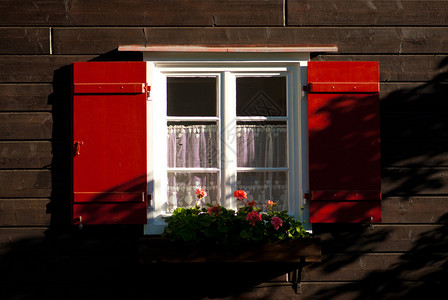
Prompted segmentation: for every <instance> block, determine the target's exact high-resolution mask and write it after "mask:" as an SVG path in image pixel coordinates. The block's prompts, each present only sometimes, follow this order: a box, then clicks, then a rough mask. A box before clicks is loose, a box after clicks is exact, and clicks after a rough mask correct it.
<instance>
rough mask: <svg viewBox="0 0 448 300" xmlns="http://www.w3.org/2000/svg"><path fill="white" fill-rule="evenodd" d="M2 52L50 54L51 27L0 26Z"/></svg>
mask: <svg viewBox="0 0 448 300" xmlns="http://www.w3.org/2000/svg"><path fill="white" fill-rule="evenodd" d="M0 36H1V38H2V42H1V43H0V54H50V28H0Z"/></svg>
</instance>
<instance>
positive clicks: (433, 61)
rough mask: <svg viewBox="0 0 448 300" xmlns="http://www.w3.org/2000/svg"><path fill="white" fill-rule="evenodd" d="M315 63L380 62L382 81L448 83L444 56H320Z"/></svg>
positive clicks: (447, 70) (315, 58)
mask: <svg viewBox="0 0 448 300" xmlns="http://www.w3.org/2000/svg"><path fill="white" fill-rule="evenodd" d="M312 60H314V61H378V62H379V64H380V81H383V82H387V81H404V82H406V81H416V82H422V81H428V82H431V83H439V82H446V81H448V76H447V72H448V69H447V68H446V67H447V63H448V61H447V59H446V56H444V55H318V56H316V57H314V58H313V59H312Z"/></svg>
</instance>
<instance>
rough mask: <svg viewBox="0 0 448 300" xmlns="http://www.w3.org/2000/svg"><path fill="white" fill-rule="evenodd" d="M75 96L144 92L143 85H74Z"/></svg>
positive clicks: (144, 85) (144, 86) (144, 87)
mask: <svg viewBox="0 0 448 300" xmlns="http://www.w3.org/2000/svg"><path fill="white" fill-rule="evenodd" d="M73 92H74V93H75V94H142V93H145V92H146V84H144V83H76V84H74V90H73Z"/></svg>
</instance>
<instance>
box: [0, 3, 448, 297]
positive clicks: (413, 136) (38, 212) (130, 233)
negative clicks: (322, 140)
mask: <svg viewBox="0 0 448 300" xmlns="http://www.w3.org/2000/svg"><path fill="white" fill-rule="evenodd" d="M447 16H448V1H430V0H428V1H413V0H401V1H390V0H336V1H329V0H259V1H256V0H207V1H204V0H170V1H167V0H146V1H138V0H128V1H110V0H107V1H106V0H68V1H65V0H64V1H63V0H40V1H31V0H2V1H0V253H1V254H2V256H0V270H1V272H0V273H1V274H2V275H0V276H1V278H0V279H1V280H0V298H1V299H48V298H51V299H53V298H54V299H72V298H75V297H76V298H88V297H87V296H94V295H96V296H98V297H100V298H116V299H123V298H124V299H132V298H137V299H156V298H157V299H158V298H164V296H169V298H171V299H173V297H174V296H175V295H177V296H179V295H186V294H189V295H190V296H191V297H193V298H207V297H221V298H226V297H228V298H229V299H230V298H232V297H246V298H253V299H276V298H278V299H289V298H296V299H396V298H401V297H403V298H404V297H409V296H426V297H429V298H431V296H434V298H432V299H435V298H437V297H435V295H437V294H436V293H437V292H438V291H441V290H442V287H443V286H444V285H446V284H448V272H447V269H448V266H447V265H448V259H447V255H448V254H447V253H448V235H447V233H448V228H447V221H448V198H447V195H448V151H447V147H448V98H447V96H446V95H447V94H448V85H447V80H448V68H447V65H448V55H447V54H448V27H447V25H448V17H447ZM123 44H165V45H166V44H176V45H187V44H194V45H243V44H244V45H246V44H256V45H262V46H272V45H283V44H309V45H313V44H336V45H337V46H338V47H339V52H338V53H336V54H325V53H322V54H317V55H314V56H313V60H374V61H379V64H380V80H381V126H382V128H381V130H382V132H381V135H382V174H383V175H382V178H383V183H382V189H383V196H384V201H383V216H384V219H383V223H382V224H377V225H376V226H375V228H374V230H373V231H372V230H370V229H369V228H368V227H365V226H358V225H355V226H353V225H351V226H348V225H346V226H335V225H331V226H323V225H321V226H315V228H314V230H315V232H316V233H317V234H318V235H319V236H320V237H321V238H322V242H323V252H324V259H323V262H322V263H319V264H315V265H313V266H311V267H309V268H307V270H306V271H305V272H304V274H303V278H302V280H303V282H302V286H301V287H302V288H301V292H302V293H301V294H299V295H296V294H294V292H293V290H292V289H291V287H290V285H289V284H287V283H286V282H285V280H284V278H285V277H284V275H282V274H283V273H285V270H286V269H287V268H288V267H287V266H244V265H243V266H241V265H236V266H235V265H232V266H228V265H226V266H222V265H211V266H206V267H204V266H202V267H199V266H196V267H194V268H192V267H191V266H179V265H169V266H165V267H160V266H157V267H156V266H153V267H147V266H145V267H142V266H141V265H138V264H137V263H136V256H137V255H136V248H137V238H138V236H139V234H140V228H134V227H125V228H114V229H110V228H99V229H87V230H84V231H82V232H78V231H76V230H72V229H71V228H70V226H69V225H68V218H69V217H68V216H69V206H68V202H69V195H68V187H69V175H70V174H69V160H70V155H69V153H70V140H69V128H70V127H69V126H70V123H69V117H70V115H69V101H70V98H69V67H68V66H69V64H70V63H71V62H74V61H90V60H138V59H141V56H140V55H139V54H138V53H118V52H117V51H116V49H117V46H118V45H123ZM217 270H224V271H222V272H220V271H217ZM200 286H202V288H199V287H200ZM236 295H239V296H236Z"/></svg>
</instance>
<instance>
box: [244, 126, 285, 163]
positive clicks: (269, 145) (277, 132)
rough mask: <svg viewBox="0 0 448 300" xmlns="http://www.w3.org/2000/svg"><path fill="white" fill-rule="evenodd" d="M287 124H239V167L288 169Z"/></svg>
mask: <svg viewBox="0 0 448 300" xmlns="http://www.w3.org/2000/svg"><path fill="white" fill-rule="evenodd" d="M287 137H288V134H287V127H286V122H283V121H281V122H238V123H237V166H238V167H287V157H288V156H287V144H288V143H287V142H288V141H287Z"/></svg>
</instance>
